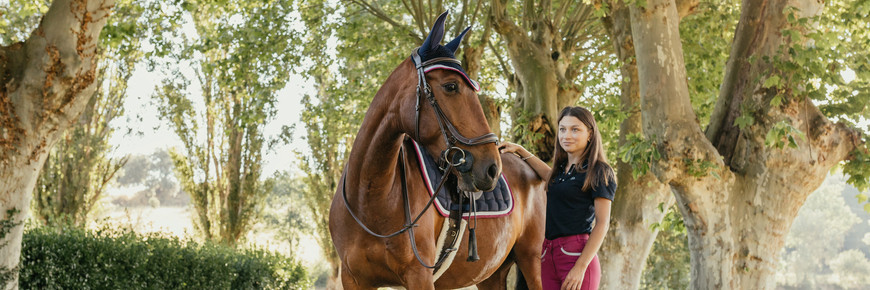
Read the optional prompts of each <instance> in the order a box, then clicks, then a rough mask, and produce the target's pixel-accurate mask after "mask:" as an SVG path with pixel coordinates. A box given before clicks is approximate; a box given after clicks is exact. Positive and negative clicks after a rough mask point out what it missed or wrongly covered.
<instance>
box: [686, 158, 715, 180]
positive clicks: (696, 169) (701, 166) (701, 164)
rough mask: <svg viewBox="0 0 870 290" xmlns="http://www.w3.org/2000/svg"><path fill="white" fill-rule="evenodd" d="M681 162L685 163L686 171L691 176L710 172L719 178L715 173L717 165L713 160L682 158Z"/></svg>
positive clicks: (698, 176)
mask: <svg viewBox="0 0 870 290" xmlns="http://www.w3.org/2000/svg"><path fill="white" fill-rule="evenodd" d="M683 162H684V163H685V164H686V173H688V174H689V175H691V176H694V177H696V178H701V177H704V176H707V174H710V175H713V177H715V178H716V179H720V177H719V174H718V173H716V170H718V169H719V165H716V163H715V162H712V161H709V160H703V159H683Z"/></svg>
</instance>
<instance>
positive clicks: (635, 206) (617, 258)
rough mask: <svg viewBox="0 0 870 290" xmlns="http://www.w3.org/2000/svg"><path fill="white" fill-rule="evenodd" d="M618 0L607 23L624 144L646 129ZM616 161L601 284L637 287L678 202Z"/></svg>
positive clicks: (624, 10) (627, 23)
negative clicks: (617, 79) (617, 70)
mask: <svg viewBox="0 0 870 290" xmlns="http://www.w3.org/2000/svg"><path fill="white" fill-rule="evenodd" d="M614 2H616V3H611V10H610V11H611V17H609V18H608V19H605V22H606V26H607V30H608V32H609V35H610V37H611V39H612V40H613V43H614V47H615V51H616V55H617V57H618V58H619V60H620V62H621V63H622V67H621V69H620V72H621V74H622V85H621V86H622V88H621V90H622V95H621V97H620V100H621V101H622V109H623V111H625V112H628V118H626V119H625V120H624V121H623V122H622V124H621V126H620V130H619V145H620V147H623V146H625V145H626V140H627V138H628V136H629V135H631V134H642V133H643V128H642V125H643V123H642V119H641V113H640V95H639V89H640V87H639V84H638V78H637V63H636V61H635V57H634V44H633V42H632V38H631V19H630V17H629V11H628V7H627V6H625V4H624V3H623V2H621V1H618V2H617V1H614ZM615 161H616V167H617V174H618V180H619V186H618V187H617V192H616V198H615V199H614V202H613V209H612V211H611V213H610V216H611V222H610V230H609V232H608V234H607V238H605V239H604V244H602V249H601V251H599V257H600V258H601V273H602V278H601V288H602V289H638V288H639V287H640V281H641V278H642V277H643V269H644V265H646V260H647V256H649V253H650V250H651V249H652V246H653V243H654V242H655V239H656V236H657V235H658V230H653V229H652V225H653V224H655V223H659V222H661V220H662V218H664V216H665V213H666V209H667V208H670V206H671V205H673V204H674V196H673V194H671V190H670V187H668V186H667V185H665V184H662V183H660V182H659V181H658V180H657V179H656V178H655V176H654V175H652V174H651V173H645V174H643V175H640V176H638V178H634V174H633V172H632V171H633V168H632V164H628V163H625V162H623V161H622V160H615ZM634 165H635V166H640V165H641V164H634ZM662 209H665V210H662Z"/></svg>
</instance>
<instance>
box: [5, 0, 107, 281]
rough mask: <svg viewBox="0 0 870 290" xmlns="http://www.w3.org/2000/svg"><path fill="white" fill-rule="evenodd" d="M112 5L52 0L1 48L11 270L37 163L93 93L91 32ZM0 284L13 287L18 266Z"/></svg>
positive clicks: (7, 264) (94, 33) (92, 0)
mask: <svg viewBox="0 0 870 290" xmlns="http://www.w3.org/2000/svg"><path fill="white" fill-rule="evenodd" d="M113 5H114V1H113V0H57V1H54V2H53V3H52V5H51V7H50V8H49V10H48V12H47V13H46V15H45V16H44V17H43V19H42V22H41V23H40V24H39V26H38V27H37V29H36V30H35V31H34V32H33V33H32V34H31V36H30V37H29V38H28V39H27V41H25V42H23V43H16V44H13V45H11V46H8V47H3V48H0V80H2V86H0V212H2V213H5V212H6V211H7V210H10V209H17V210H18V211H19V212H20V213H19V214H17V215H16V216H14V217H13V221H14V222H16V223H17V224H18V225H17V226H15V227H13V228H12V229H11V231H10V232H9V233H8V234H7V235H5V237H4V239H3V240H0V271H9V270H13V271H16V270H17V268H18V264H19V259H20V255H21V238H22V235H23V231H24V226H23V223H21V222H22V221H23V220H24V219H25V218H26V216H27V215H28V214H29V213H28V211H29V209H30V199H31V198H32V193H33V188H34V186H35V184H36V179H37V177H38V176H39V170H40V168H41V167H42V165H43V163H44V162H45V159H46V157H47V155H48V151H49V149H50V147H51V146H52V145H54V143H55V142H56V141H57V140H58V138H59V137H60V136H61V134H62V133H63V131H64V130H66V129H67V128H68V127H69V126H71V125H72V123H73V122H74V120H75V119H76V118H77V117H78V115H79V114H80V113H81V112H82V111H83V110H84V108H85V105H86V104H87V103H88V100H89V98H90V96H91V95H92V92H93V90H94V86H93V85H92V84H93V83H94V79H95V73H96V69H97V64H96V48H97V42H98V37H99V34H100V31H101V30H102V29H103V26H105V24H106V18H107V17H108V15H109V10H110V9H111V7H112V6H113ZM0 288H3V289H17V288H18V274H17V271H16V272H15V273H14V274H13V276H12V280H11V281H7V282H6V283H5V284H3V285H0Z"/></svg>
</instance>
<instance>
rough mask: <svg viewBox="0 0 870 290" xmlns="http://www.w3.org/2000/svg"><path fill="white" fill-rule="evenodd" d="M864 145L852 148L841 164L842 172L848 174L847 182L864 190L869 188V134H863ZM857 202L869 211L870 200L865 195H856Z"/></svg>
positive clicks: (859, 189)
mask: <svg viewBox="0 0 870 290" xmlns="http://www.w3.org/2000/svg"><path fill="white" fill-rule="evenodd" d="M863 141H864V142H863V143H864V145H863V146H862V147H859V148H857V149H855V150H853V151H852V152H851V153H850V154H849V158H848V159H847V160H846V161H845V162H844V164H843V174H845V175H847V176H849V180H848V182H849V184H851V185H853V186H855V188H857V189H858V191H861V192H866V191H867V190H868V189H870V183H868V181H870V136H868V135H865V136H864V140H863ZM857 198H858V202H859V203H864V210H865V211H866V212H868V213H870V202H867V201H868V200H867V198H866V196H864V198H862V197H861V196H860V195H859V196H858V197H857Z"/></svg>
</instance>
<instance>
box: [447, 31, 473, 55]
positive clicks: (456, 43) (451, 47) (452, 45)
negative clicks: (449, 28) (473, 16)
mask: <svg viewBox="0 0 870 290" xmlns="http://www.w3.org/2000/svg"><path fill="white" fill-rule="evenodd" d="M469 29H471V26H469V27H466V28H465V30H463V31H462V33H460V34H459V36H457V37H456V38H454V39H453V40H451V41H450V43H448V44H447V45H445V46H444V47H446V48H447V49H449V50H450V51H451V52H453V53H454V54H455V53H456V49H457V48H459V43H461V42H462V39H463V38H465V34H466V33H468V30H469Z"/></svg>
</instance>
